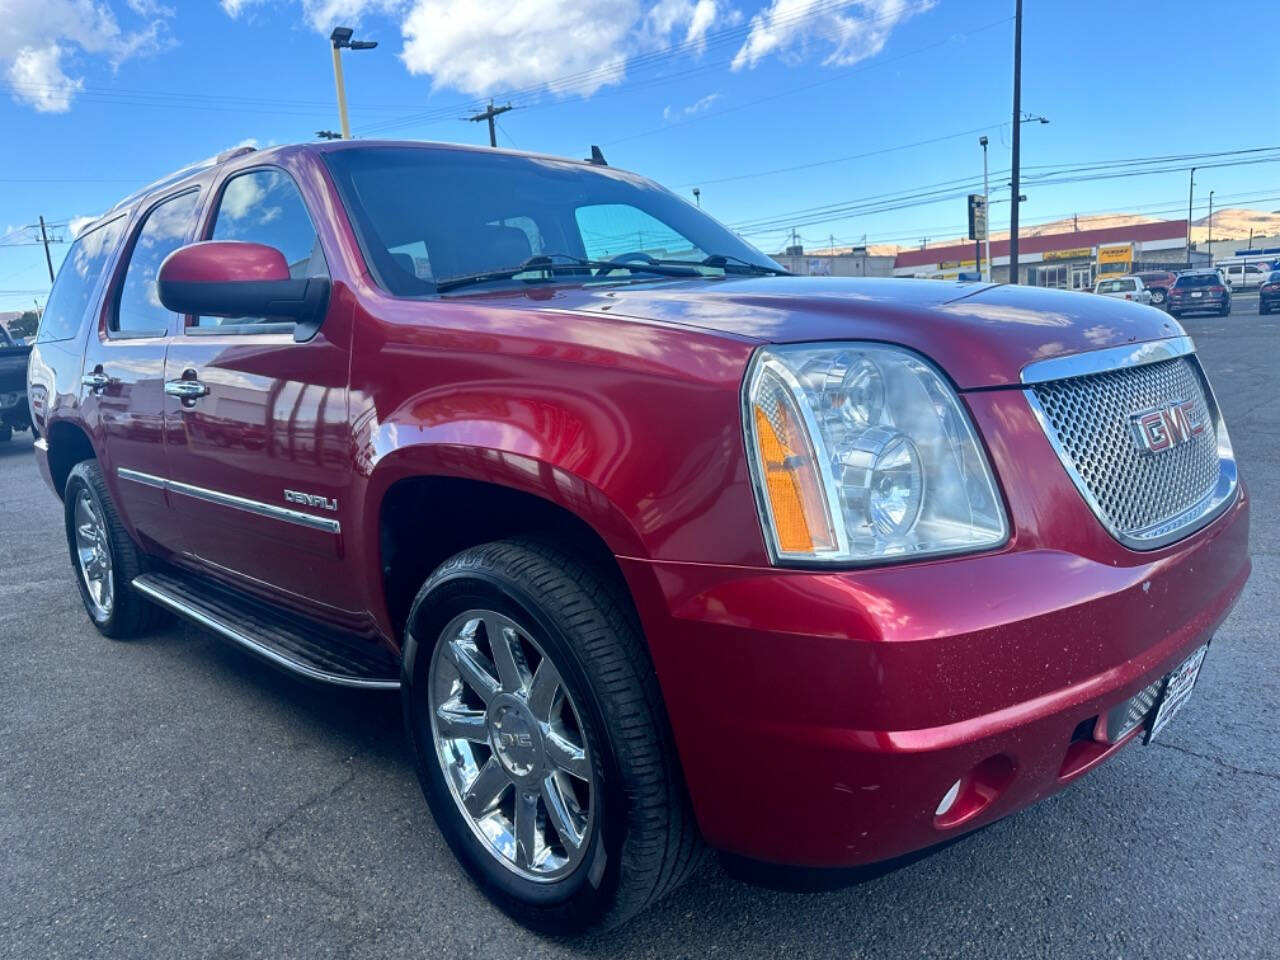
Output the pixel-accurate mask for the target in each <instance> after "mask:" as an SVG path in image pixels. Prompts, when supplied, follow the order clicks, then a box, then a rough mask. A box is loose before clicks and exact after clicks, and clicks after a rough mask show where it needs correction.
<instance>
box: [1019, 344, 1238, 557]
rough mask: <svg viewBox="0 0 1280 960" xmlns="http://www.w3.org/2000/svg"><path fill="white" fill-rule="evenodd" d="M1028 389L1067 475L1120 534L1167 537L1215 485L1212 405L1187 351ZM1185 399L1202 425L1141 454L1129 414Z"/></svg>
mask: <svg viewBox="0 0 1280 960" xmlns="http://www.w3.org/2000/svg"><path fill="white" fill-rule="evenodd" d="M1029 392H1030V394H1031V395H1032V397H1033V398H1034V400H1035V401H1036V402H1037V403H1038V405H1039V408H1040V409H1039V411H1038V412H1039V413H1040V414H1041V422H1042V425H1043V426H1044V428H1045V431H1046V432H1047V433H1048V434H1049V436H1050V439H1051V440H1053V441H1054V442H1055V445H1056V447H1057V448H1058V453H1059V456H1060V457H1061V458H1062V461H1063V463H1064V464H1065V465H1066V466H1067V467H1068V472H1069V473H1071V475H1072V480H1073V481H1075V484H1076V486H1077V487H1078V488H1079V489H1080V492H1081V493H1082V494H1084V495H1085V500H1086V501H1088V502H1089V505H1090V506H1091V507H1092V508H1093V510H1094V512H1095V513H1096V514H1097V515H1098V517H1099V519H1101V520H1102V521H1103V523H1104V525H1105V526H1106V527H1107V528H1108V529H1109V530H1111V531H1112V532H1113V533H1116V534H1118V535H1119V536H1120V539H1122V540H1126V538H1132V539H1134V540H1138V541H1143V540H1147V539H1152V540H1155V539H1157V538H1159V542H1167V540H1168V539H1169V534H1171V533H1174V532H1175V531H1177V530H1179V529H1181V528H1182V527H1186V526H1190V525H1192V524H1194V523H1195V522H1196V521H1197V520H1199V519H1200V517H1201V516H1202V515H1203V511H1200V510H1197V509H1196V508H1197V505H1199V504H1201V502H1202V501H1204V500H1205V498H1206V497H1209V496H1210V495H1211V494H1212V493H1213V492H1214V490H1215V489H1216V488H1217V487H1218V485H1219V477H1220V474H1221V471H1222V463H1221V461H1220V459H1219V455H1218V438H1217V423H1218V419H1217V414H1216V410H1214V409H1213V408H1212V407H1211V405H1210V400H1209V397H1208V396H1207V395H1206V391H1205V386H1204V382H1203V380H1202V378H1201V375H1200V372H1199V370H1198V368H1197V365H1196V361H1195V359H1194V357H1193V356H1190V355H1188V356H1180V357H1175V358H1173V359H1170V360H1162V361H1160V362H1158V363H1148V364H1145V365H1142V366H1130V367H1122V368H1118V369H1114V370H1107V371H1105V372H1101V373H1092V374H1089V375H1086V376H1078V377H1072V378H1070V379H1063V380H1052V381H1048V382H1045V383H1036V384H1034V385H1033V386H1031V387H1030V390H1029ZM1187 400H1190V401H1191V402H1192V403H1193V404H1194V410H1195V415H1194V417H1193V419H1198V421H1199V422H1200V423H1203V424H1204V431H1203V432H1202V433H1200V434H1198V435H1196V436H1193V437H1192V438H1191V439H1190V441H1189V442H1186V443H1183V444H1181V445H1179V446H1176V447H1173V448H1171V449H1168V450H1165V451H1162V452H1161V453H1158V454H1155V455H1146V454H1144V452H1143V451H1142V450H1141V449H1140V448H1139V445H1138V442H1137V440H1136V439H1135V436H1134V433H1133V430H1132V427H1131V418H1132V416H1133V415H1134V414H1135V413H1139V412H1141V411H1144V410H1151V409H1154V408H1160V407H1165V406H1168V405H1169V404H1173V403H1180V402H1183V401H1187ZM1189 511H1190V513H1189ZM1154 545H1159V544H1158V543H1156V544H1154Z"/></svg>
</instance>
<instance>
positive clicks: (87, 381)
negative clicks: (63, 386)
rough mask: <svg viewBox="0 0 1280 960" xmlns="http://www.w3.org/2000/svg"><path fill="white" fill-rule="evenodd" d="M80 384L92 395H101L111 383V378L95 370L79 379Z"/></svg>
mask: <svg viewBox="0 0 1280 960" xmlns="http://www.w3.org/2000/svg"><path fill="white" fill-rule="evenodd" d="M80 382H81V383H82V384H84V385H85V386H86V387H88V388H89V389H90V390H92V391H93V392H94V393H101V392H102V391H103V390H105V389H107V386H108V385H109V384H110V383H111V378H110V377H108V376H107V375H106V374H105V373H103V372H102V371H101V370H95V371H94V372H93V373H86V374H85V375H84V376H83V377H81V378H80Z"/></svg>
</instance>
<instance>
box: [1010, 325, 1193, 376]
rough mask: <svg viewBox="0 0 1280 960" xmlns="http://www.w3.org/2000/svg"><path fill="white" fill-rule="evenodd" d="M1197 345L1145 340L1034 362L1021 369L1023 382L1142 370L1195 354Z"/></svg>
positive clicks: (1187, 341) (1180, 340)
mask: <svg viewBox="0 0 1280 960" xmlns="http://www.w3.org/2000/svg"><path fill="white" fill-rule="evenodd" d="M1195 352H1196V346H1195V344H1194V343H1193V342H1192V341H1191V338H1190V337H1187V336H1181V337H1170V338H1169V339H1167V340H1148V341H1147V342H1145V343H1134V344H1124V345H1122V346H1119V347H1107V348H1105V349H1103V350H1090V351H1088V352H1086V353H1073V354H1071V355H1070V356H1066V357H1050V358H1049V359H1047V360H1035V361H1033V362H1031V363H1028V364H1027V365H1026V366H1025V367H1023V368H1022V374H1021V380H1022V382H1023V383H1048V382H1049V381H1050V380H1069V379H1071V378H1072V377H1087V376H1089V375H1090V374H1092V373H1106V372H1107V371H1108V370H1121V369H1124V368H1125V367H1141V366H1145V365H1146V364H1148V363H1159V362H1160V361H1161V360H1172V359H1173V358H1174V357H1182V356H1186V355H1187V354H1189V353H1195Z"/></svg>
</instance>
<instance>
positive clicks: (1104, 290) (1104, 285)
mask: <svg viewBox="0 0 1280 960" xmlns="http://www.w3.org/2000/svg"><path fill="white" fill-rule="evenodd" d="M1093 292H1094V293H1096V294H1100V295H1101V296H1104V297H1115V298H1116V299H1117V300H1132V301H1134V302H1135V303H1150V302H1151V291H1150V290H1148V289H1147V288H1146V286H1145V285H1144V284H1143V282H1142V281H1141V280H1140V279H1139V278H1138V277H1116V278H1114V279H1110V278H1106V279H1100V280H1098V282H1097V283H1095V284H1094V285H1093Z"/></svg>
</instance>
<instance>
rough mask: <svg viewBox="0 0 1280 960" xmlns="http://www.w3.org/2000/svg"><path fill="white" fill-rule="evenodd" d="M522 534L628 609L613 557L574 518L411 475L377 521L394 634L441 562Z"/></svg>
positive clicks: (488, 486)
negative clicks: (579, 567) (602, 583)
mask: <svg viewBox="0 0 1280 960" xmlns="http://www.w3.org/2000/svg"><path fill="white" fill-rule="evenodd" d="M521 536H534V537H539V538H541V539H543V540H546V541H549V542H552V543H554V544H555V545H556V546H557V547H559V548H560V549H562V550H565V551H566V552H568V553H571V554H573V555H574V556H575V557H576V558H577V559H578V560H580V561H581V562H583V563H584V564H585V565H586V566H588V568H589V569H591V570H594V571H597V572H599V573H600V574H601V576H602V577H604V578H605V579H607V580H608V581H609V582H610V583H611V584H612V585H614V586H615V587H616V588H618V589H619V592H620V596H622V597H623V598H625V600H626V603H627V604H628V606H631V604H632V601H631V592H630V590H628V589H627V584H626V580H625V579H624V578H623V576H622V570H621V569H620V568H619V566H618V561H617V559H616V558H615V557H614V555H613V551H612V550H610V549H609V546H608V545H607V544H606V543H605V542H604V540H602V539H601V538H600V535H599V534H598V533H596V531H595V530H594V529H592V527H591V526H590V525H589V524H587V523H586V522H584V521H583V520H582V519H580V518H579V517H578V516H577V515H575V514H573V513H571V512H570V511H568V510H566V509H565V508H563V507H561V506H558V505H557V504H554V503H552V502H551V501H549V500H544V499H543V498H541V497H538V496H534V495H532V494H528V493H523V492H521V491H519V490H513V489H511V488H510V487H503V486H499V485H497V484H492V483H484V482H483V481H479V480H466V479H459V478H455V477H412V478H410V479H407V480H401V481H399V482H398V483H396V484H395V485H394V486H393V487H391V489H390V490H388V491H387V495H386V497H385V498H384V499H383V501H382V510H381V515H380V518H379V544H380V548H381V562H382V582H383V588H384V589H385V590H386V595H387V607H388V611H389V612H390V614H391V621H392V623H393V624H394V625H395V628H396V631H397V632H400V631H402V630H403V629H404V625H405V621H406V620H407V619H408V616H409V607H410V606H411V605H412V603H413V598H414V597H415V596H416V595H417V593H418V590H419V589H420V588H421V587H422V584H423V582H424V581H425V580H426V579H427V577H428V576H430V575H431V571H433V570H434V569H435V568H436V567H438V566H439V565H440V564H441V563H443V562H444V561H445V560H447V559H448V558H449V557H451V556H453V555H454V554H455V553H458V552H459V551H461V550H465V549H467V548H468V547H473V546H476V545H477V544H481V543H489V542H491V541H493V540H505V539H508V538H511V537H521ZM632 613H633V615H634V607H632Z"/></svg>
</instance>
